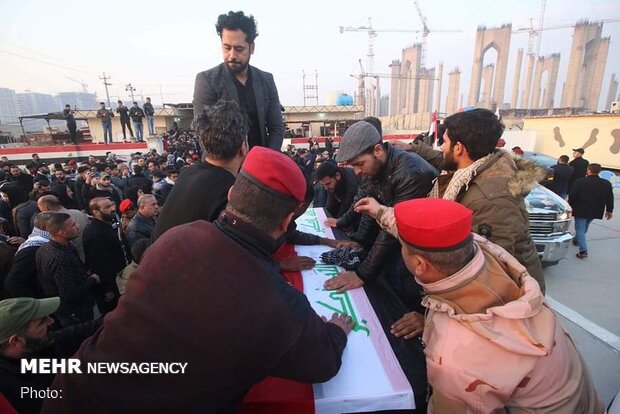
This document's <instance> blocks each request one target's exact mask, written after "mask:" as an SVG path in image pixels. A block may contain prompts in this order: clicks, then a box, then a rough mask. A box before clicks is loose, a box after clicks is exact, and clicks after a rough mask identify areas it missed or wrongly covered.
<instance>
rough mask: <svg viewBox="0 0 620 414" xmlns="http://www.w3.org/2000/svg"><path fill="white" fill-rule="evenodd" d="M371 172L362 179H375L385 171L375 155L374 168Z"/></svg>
mask: <svg viewBox="0 0 620 414" xmlns="http://www.w3.org/2000/svg"><path fill="white" fill-rule="evenodd" d="M371 170H372V171H371V172H370V173H368V174H362V178H366V179H369V180H370V179H373V178H375V177H377V176H379V175H380V174H381V173H382V172H383V171H382V170H383V164H382V163H381V160H380V159H379V158H378V157H376V156H375V155H373V160H372V168H371Z"/></svg>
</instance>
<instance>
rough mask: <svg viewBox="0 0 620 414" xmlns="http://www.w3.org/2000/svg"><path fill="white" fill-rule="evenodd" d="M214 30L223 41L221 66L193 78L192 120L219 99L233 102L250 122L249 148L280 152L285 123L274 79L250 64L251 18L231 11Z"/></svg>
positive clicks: (252, 37) (252, 44)
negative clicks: (263, 148)
mask: <svg viewBox="0 0 620 414" xmlns="http://www.w3.org/2000/svg"><path fill="white" fill-rule="evenodd" d="M215 29H216V31H217V34H218V35H219V36H220V39H221V40H222V53H223V56H224V62H223V63H221V64H219V65H218V66H216V67H214V68H212V69H209V70H207V71H204V72H200V73H199V74H198V75H197V76H196V83H195V84H194V118H198V116H200V115H201V114H202V113H203V111H204V109H205V106H211V105H214V104H215V103H216V102H217V101H218V100H220V99H226V100H234V101H236V102H237V103H238V104H239V105H240V106H241V107H242V108H243V109H245V111H246V112H247V114H248V116H249V118H250V131H249V133H248V143H249V145H250V148H252V147H255V146H261V147H268V148H271V149H274V150H276V151H280V149H281V147H282V140H283V139H284V123H283V121H282V112H281V110H280V99H279V98H278V90H277V89H276V84H275V82H274V80H273V75H272V74H271V73H267V72H263V71H262V70H259V69H257V68H255V67H253V66H250V64H249V63H250V56H251V55H252V54H253V53H254V47H255V44H254V39H255V38H256V36H258V32H257V31H256V22H255V20H254V16H251V15H250V16H246V15H245V14H244V13H243V12H242V11H238V12H232V11H230V12H228V14H222V15H220V16H219V17H218V20H217V24H216V25H215Z"/></svg>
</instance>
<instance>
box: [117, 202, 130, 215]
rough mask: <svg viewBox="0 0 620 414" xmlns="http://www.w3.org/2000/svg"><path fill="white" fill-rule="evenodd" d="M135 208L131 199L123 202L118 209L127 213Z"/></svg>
mask: <svg viewBox="0 0 620 414" xmlns="http://www.w3.org/2000/svg"><path fill="white" fill-rule="evenodd" d="M132 207H133V203H132V201H131V200H130V199H128V198H126V199H124V200H123V201H122V202H121V205H120V206H118V209H119V211H120V212H121V213H126V212H127V211H128V210H130V209H131V208H132Z"/></svg>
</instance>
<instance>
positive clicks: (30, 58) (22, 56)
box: [0, 49, 92, 76]
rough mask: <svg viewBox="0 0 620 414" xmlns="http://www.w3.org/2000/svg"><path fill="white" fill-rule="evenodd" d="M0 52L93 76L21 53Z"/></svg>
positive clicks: (2, 50) (0, 50)
mask: <svg viewBox="0 0 620 414" xmlns="http://www.w3.org/2000/svg"><path fill="white" fill-rule="evenodd" d="M0 52H2V53H6V54H8V55H13V56H17V57H20V58H22V59H27V60H32V61H34V62H39V63H44V64H46V65H50V66H55V67H57V68H61V69H66V70H71V71H74V72H80V73H85V74H87V75H91V76H92V74H91V73H89V72H86V71H83V70H81V69H75V68H70V67H68V66H63V65H59V64H57V63H52V62H48V61H45V60H43V59H37V58H33V57H30V56H24V55H20V54H19V53H15V52H9V51H8V50H4V49H0Z"/></svg>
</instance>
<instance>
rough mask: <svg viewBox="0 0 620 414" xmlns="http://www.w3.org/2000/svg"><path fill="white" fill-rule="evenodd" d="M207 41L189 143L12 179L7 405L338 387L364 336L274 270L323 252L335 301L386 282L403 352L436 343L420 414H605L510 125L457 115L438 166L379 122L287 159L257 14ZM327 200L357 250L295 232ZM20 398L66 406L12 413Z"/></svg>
mask: <svg viewBox="0 0 620 414" xmlns="http://www.w3.org/2000/svg"><path fill="white" fill-rule="evenodd" d="M216 30H217V33H218V35H219V36H220V38H221V40H222V50H223V55H224V63H223V64H221V65H219V66H217V67H215V68H213V69H210V70H208V71H205V72H201V73H200V74H198V76H197V78H196V89H195V97H194V98H195V99H194V100H195V108H196V111H197V113H196V121H195V132H187V131H185V132H183V131H179V130H178V129H177V130H173V131H170V134H168V135H167V136H166V141H167V145H166V151H167V153H166V154H161V155H159V154H157V153H156V152H150V153H148V154H136V155H135V156H133V157H132V159H131V160H129V161H128V162H117V161H118V160H116V159H115V156H114V154H109V155H108V156H107V157H106V159H105V160H98V159H97V158H96V157H89V159H88V160H87V161H85V162H82V163H78V162H75V161H68V162H67V163H66V164H64V165H62V164H59V165H54V168H53V176H52V171H50V169H49V168H48V166H46V165H44V164H43V163H42V162H41V161H40V159H38V157H35V156H33V162H32V163H31V164H30V165H29V167H30V168H28V172H25V171H22V170H21V168H19V167H18V166H15V165H11V164H6V165H2V169H1V170H0V192H1V193H2V202H0V214H1V216H2V218H3V222H2V225H3V226H4V227H3V228H4V232H5V234H6V235H7V237H5V238H4V239H5V242H3V243H0V259H1V260H2V262H0V271H6V273H5V274H3V276H4V279H3V288H4V291H3V295H4V296H5V297H8V298H9V299H5V300H3V301H0V310H1V312H0V378H1V379H0V392H1V393H2V395H3V396H4V398H6V399H7V400H8V403H9V404H10V405H11V406H12V407H14V408H16V409H17V410H18V411H19V412H38V411H39V409H41V405H42V412H44V413H57V412H87V411H88V412H188V413H189V412H196V410H198V411H200V412H231V411H234V410H235V409H236V408H237V407H238V406H239V404H240V403H241V401H242V400H243V398H244V396H245V395H246V394H247V392H248V390H249V389H250V388H251V387H252V386H254V385H255V384H257V383H259V382H261V381H262V380H263V379H265V378H266V377H267V376H276V377H283V378H288V379H291V380H295V381H299V382H303V383H317V382H325V381H327V380H329V379H330V378H332V377H334V376H335V375H336V374H337V373H338V371H339V369H340V366H341V363H342V355H343V351H344V349H345V347H346V346H347V342H348V339H347V336H348V334H349V332H350V331H351V330H352V328H353V321H352V318H351V317H350V316H348V315H344V314H334V315H333V316H332V317H331V318H330V319H329V320H328V319H327V318H325V317H320V316H319V315H317V313H316V312H315V311H314V310H313V308H312V307H311V306H310V303H309V302H308V300H307V298H306V297H305V296H304V294H303V292H301V291H299V290H298V289H296V288H295V286H293V285H292V284H291V283H289V281H287V280H286V279H285V277H284V276H283V274H282V271H299V270H303V269H308V268H312V267H313V266H314V265H315V262H314V260H313V259H312V258H305V257H299V256H293V257H290V256H289V257H284V258H283V257H282V256H280V255H278V253H279V252H281V248H282V247H283V246H284V245H285V244H287V243H288V244H297V245H299V244H306V245H313V244H321V245H326V246H329V247H330V248H331V249H332V250H330V252H329V253H328V254H327V255H326V256H325V259H324V260H325V261H326V262H332V263H336V264H339V265H342V266H343V267H344V268H345V270H344V271H342V272H341V273H339V274H338V275H337V276H335V277H333V278H331V279H328V280H327V281H326V282H325V284H324V288H325V289H326V290H333V291H337V292H344V291H348V290H352V289H356V288H361V287H364V286H370V285H373V284H378V283H384V284H385V285H386V286H387V288H388V289H389V290H391V291H392V292H394V294H395V295H396V296H398V298H399V299H400V300H401V301H402V303H404V304H405V306H406V308H407V310H406V312H403V314H402V315H398V317H397V318H395V319H394V320H390V321H382V322H383V323H384V324H385V323H387V326H390V329H389V332H388V334H389V335H393V336H394V337H395V338H397V339H398V340H399V341H410V340H412V339H413V338H416V337H420V336H421V337H422V339H423V342H424V344H426V348H425V351H424V355H425V358H424V357H422V362H421V364H422V365H421V366H420V369H422V370H423V369H424V366H426V370H427V372H428V384H429V385H430V387H429V388H428V389H429V395H428V396H426V395H423V396H421V398H416V404H417V405H418V410H424V409H425V408H426V407H425V405H427V404H428V412H430V413H457V412H484V413H486V412H489V413H490V412H498V411H500V410H504V409H505V410H508V411H509V412H533V413H543V412H557V413H564V412H566V413H575V414H587V413H602V412H603V411H604V407H603V402H602V400H601V398H600V397H599V396H598V394H597V392H596V390H595V389H594V387H593V384H592V380H591V378H590V376H589V374H588V370H587V367H586V366H585V364H584V362H583V360H582V358H581V356H580V355H579V352H578V350H577V349H576V348H575V346H574V344H573V342H572V341H571V340H570V338H568V336H567V335H566V334H565V332H564V330H563V328H562V326H561V323H560V321H559V320H558V318H557V317H556V315H555V314H554V313H553V311H552V310H551V309H550V308H549V307H548V305H547V304H546V302H545V299H544V293H545V284H544V275H543V271H542V267H541V263H540V261H539V259H538V254H537V252H536V249H535V247H534V244H533V242H532V238H531V235H530V234H529V227H528V217H527V211H526V208H525V204H524V197H525V195H526V194H527V192H528V191H529V190H531V189H532V188H533V187H534V186H536V185H538V182H539V180H540V179H542V178H543V177H542V175H541V174H540V170H539V169H537V168H536V166H535V165H533V164H532V163H531V162H529V161H528V160H526V159H522V158H515V157H513V156H512V155H511V154H509V153H508V152H506V151H503V150H500V149H497V144H498V141H499V139H500V137H501V135H502V133H503V130H504V126H503V124H502V122H501V120H499V119H498V118H497V116H496V115H495V114H494V113H493V112H491V111H489V110H486V109H474V110H470V111H465V112H461V113H457V114H453V115H451V116H449V117H448V118H446V119H445V121H444V123H443V129H444V132H443V133H442V139H443V144H442V145H441V149H439V150H437V149H435V148H433V147H432V146H430V145H428V143H426V142H424V140H419V141H416V142H414V143H412V144H411V145H404V146H402V148H397V147H395V146H393V145H391V144H389V143H386V142H384V141H383V139H382V131H381V125H380V122H378V120H377V119H373V118H367V119H365V120H361V121H359V122H356V123H354V124H353V125H352V126H350V127H349V128H348V129H347V130H346V132H345V133H344V136H343V137H342V139H341V141H340V145H339V147H338V149H337V151H336V149H334V148H333V146H332V147H331V148H330V147H329V146H326V148H325V150H324V151H321V149H320V146H319V145H317V144H316V143H314V142H311V143H309V144H310V148H309V149H308V150H305V149H303V150H301V151H297V150H294V148H291V147H289V148H288V149H287V151H286V152H284V153H282V152H280V151H279V150H280V146H281V144H282V135H283V125H282V117H281V113H280V106H279V100H278V96H277V90H276V89H275V83H274V81H273V77H272V76H271V75H270V74H269V73H267V72H263V71H260V70H258V69H256V68H254V67H252V66H250V65H249V59H250V55H251V54H252V53H253V52H254V40H255V38H256V36H257V31H256V24H255V21H254V18H253V17H252V16H245V15H244V14H243V12H236V13H234V12H230V13H228V14H223V15H221V16H220V17H219V19H218V23H217V25H216ZM276 104H277V105H276ZM102 110H105V111H107V110H106V109H105V108H103V107H102ZM119 113H120V112H119ZM110 116H112V115H110ZM127 126H129V124H127ZM130 133H131V130H130ZM330 145H331V143H330ZM35 155H36V154H35ZM186 164H189V165H186ZM589 171H591V172H592V174H593V173H594V172H595V169H592V168H590V170H589ZM588 177H591V175H588ZM588 177H580V178H578V179H577V180H575V183H574V184H573V187H572V188H578V186H579V185H580V186H583V185H584V182H585V181H586V180H588V179H589V178H588ZM578 183H581V184H578ZM319 188H320V189H322V191H324V195H325V200H323V201H324V203H325V204H324V205H325V208H326V210H327V212H328V214H329V215H330V216H331V217H330V218H329V219H328V220H327V221H326V225H328V226H331V227H334V228H337V229H340V230H342V231H343V232H345V233H346V234H348V236H349V238H350V240H349V241H336V240H330V239H326V238H322V237H318V236H315V235H311V234H306V233H303V232H301V231H299V230H298V229H297V227H296V224H295V219H296V218H298V217H299V216H300V215H302V214H303V213H304V211H305V210H306V209H307V208H308V207H309V206H310V205H312V203H313V201H316V203H315V205H318V204H320V203H321V201H320V200H317V199H318V198H319V197H316V195H315V194H318V193H320V191H318V192H317V191H316V190H317V189H319ZM572 188H571V194H572V193H573V190H572ZM601 191H602V190H601ZM575 194H576V190H575ZM606 209H607V210H606V211H607V212H608V213H609V215H611V211H612V210H613V205H611V206H609V205H608V206H607V207H606ZM587 224H589V223H586V225H587ZM121 294H122V295H123V297H122V300H119V298H121ZM103 315H105V318H104V319H103V321H102V320H101V318H100V316H103ZM52 324H53V325H52ZM82 341H83V342H82ZM79 343H82V345H81V346H79V349H78V345H79ZM63 344H64V345H65V346H63V347H62V349H59V346H60V345H63ZM40 352H46V353H47V355H50V354H51V355H55V356H57V357H61V356H64V355H67V353H68V354H69V355H71V354H72V353H73V352H75V354H74V357H75V358H78V359H79V360H80V361H81V362H82V363H83V364H86V363H89V362H101V361H159V362H172V361H184V362H187V369H186V371H185V372H184V374H183V375H181V376H176V377H174V378H171V377H170V376H166V375H72V374H68V373H59V374H58V375H56V376H55V378H54V377H47V376H46V377H42V376H36V375H25V374H21V373H20V372H19V367H20V360H21V359H22V358H32V357H33V356H35V355H40V354H39V353H40ZM424 361H425V362H424ZM357 380H358V381H363V380H364V379H363V378H359V379H357ZM50 384H51V385H50ZM23 386H31V387H32V386H34V387H37V388H39V389H41V388H46V387H51V388H52V389H55V390H62V398H58V399H47V400H45V401H41V400H33V399H24V398H20V396H19V390H20V387H23ZM424 388H425V389H426V387H424ZM417 397H420V396H417ZM2 403H3V400H0V404H2ZM0 407H1V406H0Z"/></svg>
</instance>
